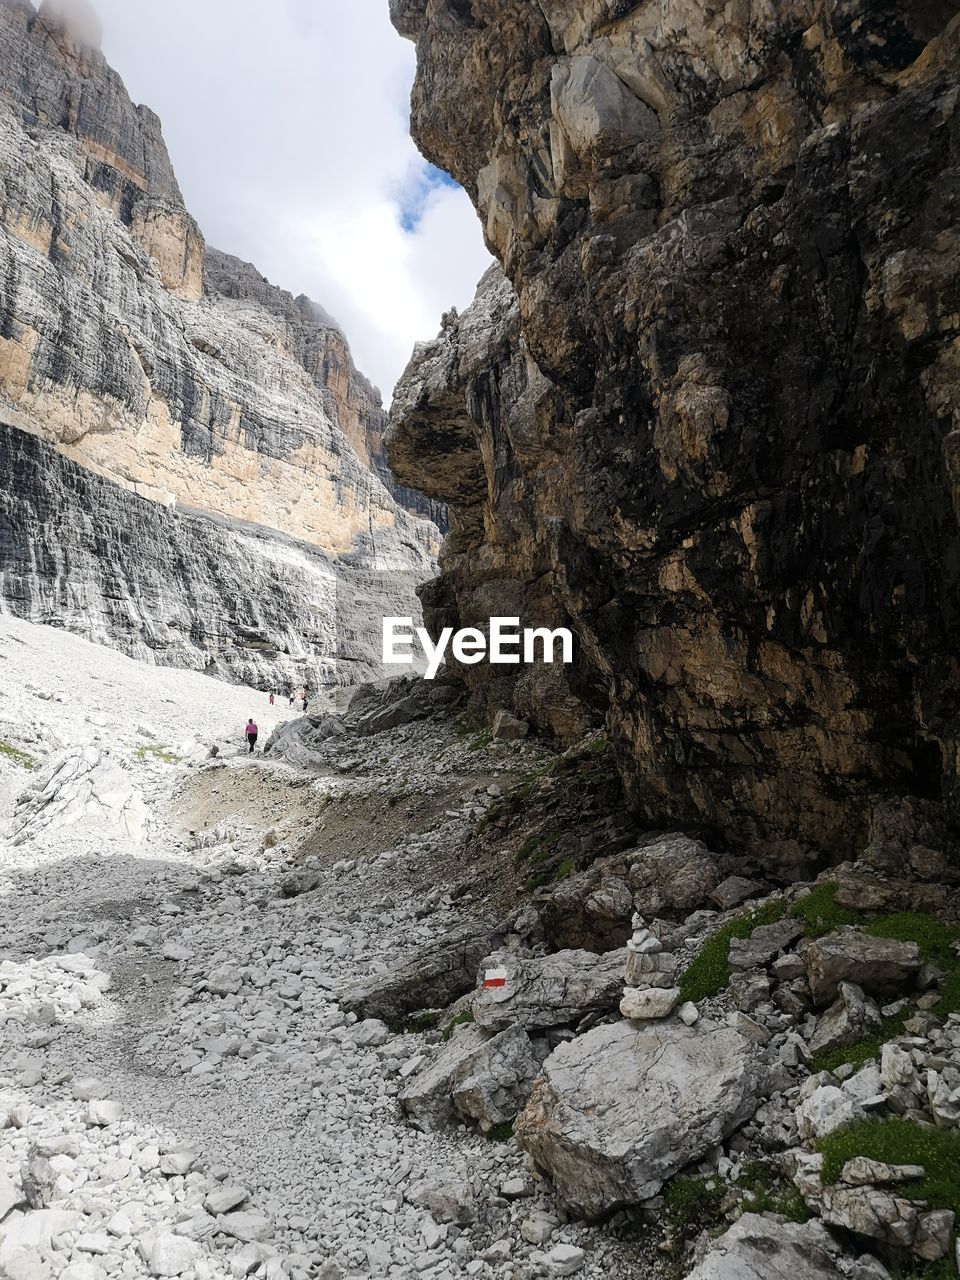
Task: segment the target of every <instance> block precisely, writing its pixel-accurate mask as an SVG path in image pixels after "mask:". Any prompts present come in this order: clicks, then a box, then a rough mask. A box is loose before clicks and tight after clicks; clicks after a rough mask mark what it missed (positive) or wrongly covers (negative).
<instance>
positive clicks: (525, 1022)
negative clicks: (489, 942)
mask: <svg viewBox="0 0 960 1280" xmlns="http://www.w3.org/2000/svg"><path fill="white" fill-rule="evenodd" d="M626 958H627V953H626V951H625V950H620V951H609V952H607V953H606V954H605V955H599V956H598V955H594V953H593V952H591V951H555V952H554V953H553V954H552V955H547V956H529V957H519V956H517V955H516V954H515V953H513V952H509V951H502V952H497V953H495V954H494V955H491V956H487V957H486V958H485V959H484V961H483V964H482V965H481V974H480V980H481V981H482V978H483V971H484V970H486V969H494V968H504V969H506V971H507V981H506V984H505V985H504V986H502V987H481V989H480V991H479V992H478V993H477V996H476V999H475V1000H474V1002H473V1016H474V1018H475V1019H476V1022H477V1025H478V1026H480V1027H487V1028H489V1029H491V1030H496V1031H500V1030H503V1029H504V1028H505V1027H511V1026H520V1027H526V1028H527V1029H528V1030H533V1029H538V1028H539V1029H546V1028H548V1027H561V1026H566V1025H568V1024H570V1023H575V1022H579V1020H580V1019H581V1018H582V1017H583V1015H584V1014H585V1013H608V1012H610V1011H611V1010H613V1009H616V1007H617V1005H618V1003H619V1001H620V994H621V990H622V988H623V971H624V966H625V964H626Z"/></svg>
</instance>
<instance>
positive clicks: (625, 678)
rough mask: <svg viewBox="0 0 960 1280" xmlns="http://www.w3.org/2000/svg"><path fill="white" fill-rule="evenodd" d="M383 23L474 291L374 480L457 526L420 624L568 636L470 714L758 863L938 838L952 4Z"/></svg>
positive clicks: (490, 2)
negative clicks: (530, 740)
mask: <svg viewBox="0 0 960 1280" xmlns="http://www.w3.org/2000/svg"><path fill="white" fill-rule="evenodd" d="M391 12H392V15H393V18H394V22H395V25H396V26H397V28H398V30H399V31H400V32H401V33H402V34H404V35H406V36H408V37H410V38H411V39H413V40H415V42H416V46H417V59H418V68H419V70H418V76H417V82H416V86H415V89H414V93H413V132H414V136H415V138H416V140H417V141H418V143H419V145H420V147H421V149H422V150H423V151H424V153H425V154H426V155H427V156H428V157H429V158H430V159H431V160H432V161H434V162H435V163H436V164H438V165H440V166H442V167H443V168H444V169H446V170H447V171H448V172H450V173H451V174H452V175H453V176H454V177H455V178H456V179H457V180H458V181H459V182H460V183H462V185H463V186H464V187H465V189H466V190H467V191H468V192H469V194H470V196H471V198H472V199H473V201H474V203H475V204H476V206H477V209H478V211H479V213H480V216H481V218H482V219H483V223H484V228H485V232H486V237H487V241H488V244H489V246H490V247H491V249H492V250H493V252H494V253H495V254H496V255H497V257H498V258H499V260H500V263H501V264H502V266H503V268H504V271H505V275H506V277H507V279H503V278H501V277H500V276H498V275H497V274H495V273H493V274H491V275H490V276H489V277H487V278H486V279H485V280H484V282H483V283H482V285H481V288H480V291H479V294H478V298H477V301H476V303H475V304H474V307H473V308H471V310H470V311H469V312H468V313H467V314H466V315H465V316H461V317H456V316H451V317H449V318H448V321H447V323H446V325H445V327H444V329H443V332H442V333H441V335H440V336H439V338H438V339H437V340H436V341H435V342H434V343H431V344H428V345H426V346H424V347H421V348H419V349H418V351H417V353H416V354H415V356H414V359H413V362H412V363H411V366H410V368H409V369H408V371H407V374H406V376H405V378H404V379H403V381H402V383H401V386H400V388H399V393H398V397H397V401H396V404H397V409H396V415H395V419H394V423H393V426H392V442H391V444H390V446H389V449H390V455H391V459H392V461H393V465H394V467H395V468H396V470H397V472H398V474H399V475H400V477H401V479H402V480H403V481H404V482H405V483H407V484H415V485H419V486H421V487H423V488H424V489H425V491H426V492H428V493H429V494H430V495H431V496H433V497H434V498H436V499H437V500H442V501H446V502H449V503H451V505H452V506H453V508H454V517H453V529H452V533H451V536H450V539H449V541H448V543H447V546H446V548H445V550H444V552H443V556H442V560H441V564H442V570H443V572H442V575H441V578H440V579H439V581H438V582H435V583H433V584H431V586H430V587H429V588H427V589H426V590H425V592H424V594H423V600H424V604H425V607H426V612H427V616H428V619H429V621H430V625H431V626H434V627H439V626H440V625H449V624H450V623H451V622H454V621H456V620H458V619H462V621H463V622H465V623H467V624H469V623H471V622H472V621H473V620H474V618H475V616H476V615H477V613H478V612H479V613H482V612H484V611H485V610H486V609H487V607H488V602H489V601H491V600H498V601H500V602H501V603H502V604H506V605H507V606H509V607H502V608H498V609H497V610H496V611H497V612H511V613H518V614H521V615H524V616H525V619H526V620H527V621H528V622H532V621H534V620H539V616H538V615H545V616H547V617H551V618H557V617H563V618H568V619H571V620H572V622H573V624H574V625H575V627H576V630H577V633H578V638H579V648H578V662H577V665H576V667H575V668H574V669H573V671H572V673H571V674H570V675H569V676H568V678H567V679H566V680H564V679H563V677H562V675H558V673H556V672H550V673H548V676H549V678H550V679H552V681H553V685H552V690H553V694H552V696H547V692H546V689H545V688H543V687H541V688H540V689H538V690H537V691H536V696H531V682H533V681H535V680H536V679H538V677H537V676H535V675H531V674H530V673H529V672H526V673H524V674H522V675H519V676H517V674H516V673H514V674H513V676H512V678H507V679H504V677H503V675H502V672H503V671H504V670H509V669H505V668H499V669H493V670H490V669H488V668H483V667H477V668H472V669H471V670H470V671H469V672H467V673H466V675H467V678H468V680H469V681H470V682H471V685H472V689H473V694H474V702H475V705H477V706H478V707H480V708H487V707H489V708H494V707H496V706H497V705H498V704H499V705H512V706H513V707H514V708H516V709H517V710H519V711H521V712H522V714H523V715H524V716H527V717H532V718H533V719H534V720H535V721H536V722H537V723H538V724H540V725H541V726H547V727H549V728H552V729H554V730H559V731H561V732H563V731H564V729H565V727H566V726H567V725H569V726H570V728H571V730H572V729H573V728H574V727H575V726H576V725H577V722H578V718H579V717H580V716H581V715H583V714H588V713H589V712H590V711H592V710H599V711H602V712H605V713H606V717H607V723H608V726H609V728H610V730H611V731H612V734H613V736H614V738H615V741H616V745H617V750H618V753H619V758H620V762H621V767H622V771H623V775H624V778H625V780H626V781H627V783H628V786H629V789H630V792H631V795H632V797H633V799H634V801H635V802H636V803H637V805H638V807H639V808H640V809H641V811H643V812H644V813H645V814H646V815H647V816H648V817H649V818H650V819H651V820H652V821H654V822H658V823H663V824H664V825H667V824H668V823H669V824H680V825H686V826H701V827H704V828H708V829H711V828H712V829H714V831H716V832H719V833H721V834H722V835H723V836H725V837H726V838H728V839H730V840H731V841H734V842H736V843H737V844H739V845H741V846H742V845H743V844H752V845H753V846H754V847H755V848H756V849H757V850H758V851H762V852H763V853H764V854H765V855H767V856H768V857H770V858H774V859H775V858H776V857H777V856H779V855H780V854H781V853H783V852H784V851H785V850H786V852H788V853H789V855H790V857H791V858H794V857H795V856H796V853H797V850H798V847H799V848H801V849H809V850H812V851H813V852H814V853H823V852H825V853H827V854H830V855H835V854H836V853H837V852H838V851H841V850H846V849H848V848H850V847H853V848H857V847H863V845H864V844H865V843H866V842H867V841H868V839H870V838H871V836H872V835H876V834H877V825H876V815H877V812H878V807H879V804H880V801H881V800H889V799H890V798H891V797H892V798H893V799H894V800H895V801H897V802H899V801H900V800H901V799H902V798H903V797H910V798H912V800H915V801H917V803H916V804H914V805H913V807H912V810H911V812H913V813H914V814H917V815H919V814H921V813H922V814H924V816H925V818H933V820H934V821H935V824H936V823H939V824H941V825H942V823H943V822H944V821H945V820H946V821H948V822H949V821H951V820H954V821H955V815H956V808H957V781H956V779H957V772H956V759H957V749H958V725H960V721H958V700H957V688H958V669H957V657H956V655H957V651H958V643H957V642H958V638H960V610H958V605H957V602H958V600H960V539H958V536H957V514H958V507H960V503H958V499H960V480H958V477H960V467H958V462H957V459H958V457H960V392H958V372H960V347H958V337H957V334H958V319H957V318H958V315H960V289H958V281H960V239H958V233H957V226H958V217H957V213H958V210H957V186H956V171H957V163H958V151H957V147H958V143H957V138H958V132H957V116H956V109H957V101H958V95H957V67H958V65H960V60H958V54H960V17H958V16H957V14H958V6H957V4H956V3H954V2H952V0H943V2H939V0H936V2H933V0H908V2H907V3H905V4H900V5H896V6H892V5H880V6H877V5H871V4H867V3H866V2H865V0H851V2H850V3H845V4H843V5H830V4H824V3H820V2H819V0H790V2H789V3H785V4H778V5H766V4H759V3H750V2H749V0H748V2H747V3H743V4H738V5H735V6H730V5H723V6H720V5H712V4H708V5H703V4H699V3H697V4H694V3H691V2H690V0H666V2H665V3H663V4H657V5H652V4H624V3H619V2H615V0H542V2H541V3H535V2H534V0H512V2H511V3H509V4H508V3H506V2H505V0H469V2H468V3H464V2H463V0H430V2H429V3H426V2H425V0H393V3H392V5H391ZM541 694H542V695H543V696H541ZM584 708H585V710H584ZM872 822H873V829H871V823H872ZM901 835H905V838H906V841H907V845H909V844H911V843H913V842H914V840H913V839H912V838H911V836H910V833H909V832H907V833H901ZM914 838H915V836H914ZM921 843H923V841H921ZM905 847H906V846H905Z"/></svg>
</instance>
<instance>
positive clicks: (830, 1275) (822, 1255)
mask: <svg viewBox="0 0 960 1280" xmlns="http://www.w3.org/2000/svg"><path fill="white" fill-rule="evenodd" d="M841 1276H846V1277H847V1280H884V1277H886V1276H887V1272H886V1271H884V1268H883V1267H882V1266H881V1265H879V1263H876V1265H874V1260H865V1261H864V1262H863V1263H858V1262H855V1261H854V1260H852V1258H850V1256H849V1254H847V1253H846V1252H845V1251H844V1249H841V1247H840V1245H838V1244H837V1242H836V1240H835V1239H833V1238H832V1236H831V1235H829V1233H828V1231H826V1230H824V1229H823V1226H820V1224H819V1222H817V1221H815V1220H814V1221H810V1222H785V1221H778V1220H777V1219H773V1217H769V1216H767V1215H763V1213H744V1216H742V1217H741V1219H740V1220H739V1221H736V1222H735V1224H733V1225H732V1226H731V1228H730V1229H728V1230H726V1231H724V1233H723V1235H721V1236H718V1238H717V1239H716V1240H712V1242H710V1244H709V1247H708V1251H707V1257H705V1258H704V1260H703V1261H701V1262H700V1265H699V1266H696V1267H694V1270H692V1271H691V1272H690V1275H689V1276H687V1280H840V1277H841Z"/></svg>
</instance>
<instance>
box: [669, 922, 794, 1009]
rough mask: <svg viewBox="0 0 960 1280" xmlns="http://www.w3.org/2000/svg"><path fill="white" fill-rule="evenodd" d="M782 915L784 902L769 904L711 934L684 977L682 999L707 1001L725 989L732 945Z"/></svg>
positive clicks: (681, 982)
mask: <svg viewBox="0 0 960 1280" xmlns="http://www.w3.org/2000/svg"><path fill="white" fill-rule="evenodd" d="M783 912H784V906H783V903H782V902H779V901H776V900H774V901H773V902H767V903H764V904H763V906H760V907H755V908H754V909H753V910H751V911H745V912H744V913H743V914H742V915H739V916H737V917H735V919H733V920H729V921H727V923H726V924H725V925H722V926H721V927H720V928H719V929H718V930H717V931H716V933H714V934H711V936H710V937H709V938H708V939H707V941H706V942H705V943H704V944H703V946H702V947H701V948H700V950H699V951H698V952H697V954H696V956H695V957H694V958H693V960H692V961H691V962H690V964H688V965H687V967H686V969H685V970H684V972H683V974H682V975H681V978H680V999H681V1000H692V1001H694V1002H696V1001H698V1000H707V999H709V998H710V996H715V995H718V994H719V993H720V992H721V991H723V990H725V989H726V987H727V985H728V984H729V982H730V963H729V957H730V943H731V942H732V941H733V939H734V938H749V937H750V935H751V933H753V931H754V929H756V928H758V927H759V926H760V925H762V924H774V923H775V922H776V921H777V920H780V919H782V918H783Z"/></svg>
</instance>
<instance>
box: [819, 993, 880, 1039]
mask: <svg viewBox="0 0 960 1280" xmlns="http://www.w3.org/2000/svg"><path fill="white" fill-rule="evenodd" d="M880 1022H881V1017H880V1010H879V1009H878V1008H877V1006H876V1003H875V1001H873V1000H871V999H870V998H869V997H868V996H865V995H864V994H863V990H862V988H860V987H858V986H857V985H856V983H854V982H841V983H840V985H839V995H838V996H837V999H836V1000H835V1001H834V1003H833V1004H832V1005H831V1006H830V1008H829V1009H828V1010H827V1011H826V1013H824V1014H823V1016H822V1017H821V1018H820V1019H819V1021H818V1022H817V1028H816V1030H815V1031H814V1033H813V1035H812V1036H811V1038H810V1043H809V1049H810V1052H811V1053H826V1052H828V1051H829V1050H831V1049H839V1048H841V1047H842V1046H843V1045H849V1044H857V1043H859V1041H861V1040H865V1039H866V1038H867V1036H869V1035H871V1034H872V1033H873V1032H874V1031H875V1030H876V1028H877V1027H879V1025H880Z"/></svg>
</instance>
